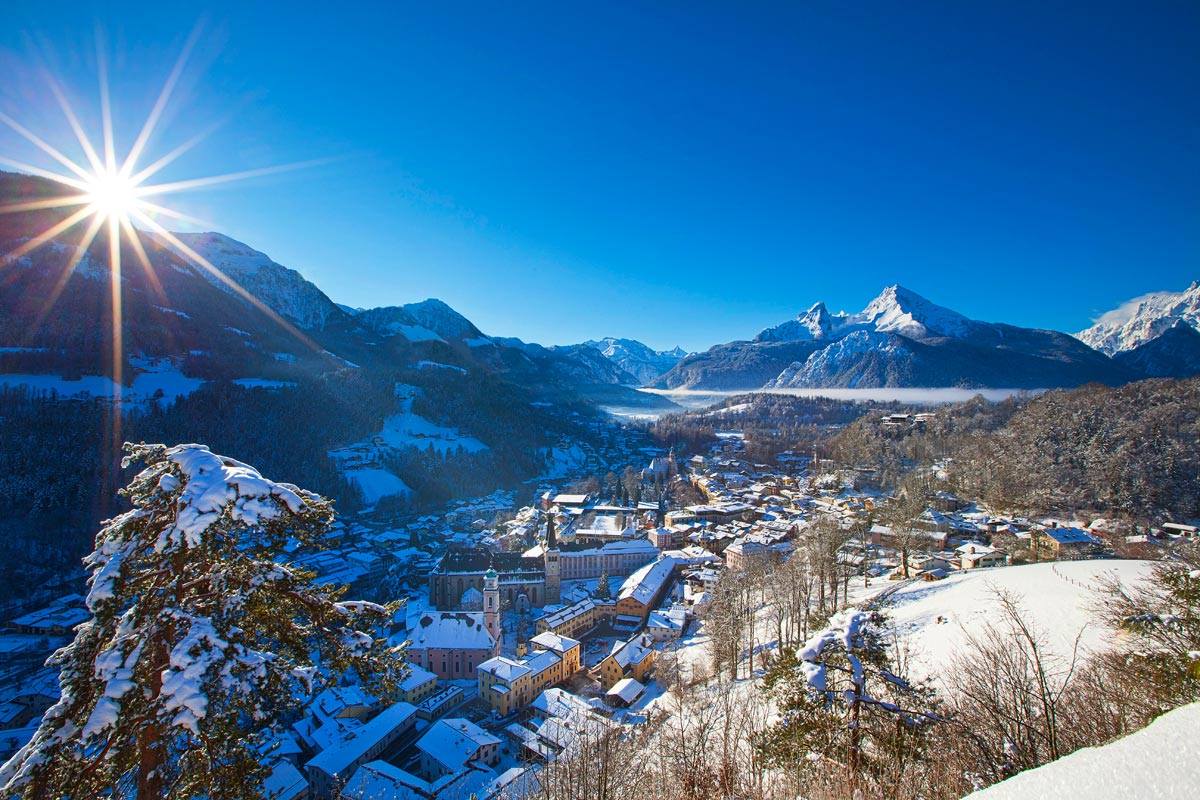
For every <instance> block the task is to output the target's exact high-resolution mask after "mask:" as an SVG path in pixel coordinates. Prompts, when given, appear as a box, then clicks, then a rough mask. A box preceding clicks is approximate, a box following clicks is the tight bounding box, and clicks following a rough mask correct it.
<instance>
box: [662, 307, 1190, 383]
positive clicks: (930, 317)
mask: <svg viewBox="0 0 1200 800" xmlns="http://www.w3.org/2000/svg"><path fill="white" fill-rule="evenodd" d="M1198 319H1200V288H1198V286H1197V284H1193V285H1192V286H1191V287H1190V288H1189V289H1188V290H1186V291H1185V292H1181V293H1179V294H1172V293H1158V294H1155V295H1150V296H1147V297H1146V298H1139V300H1137V301H1133V302H1132V303H1130V304H1126V305H1124V306H1122V307H1121V309H1118V310H1116V311H1113V312H1110V313H1109V314H1106V315H1104V316H1103V317H1101V318H1100V319H1099V320H1098V321H1097V325H1096V326H1094V327H1093V328H1089V329H1088V330H1087V331H1084V332H1082V333H1080V334H1078V335H1077V336H1070V335H1068V334H1066V333H1061V332H1058V331H1050V330H1037V329H1032V328H1022V327H1018V326H1015V325H1007V324H1004V323H997V322H980V321H977V320H972V319H969V318H967V317H965V316H963V315H962V314H959V313H958V312H956V311H952V310H950V309H948V308H943V307H942V306H939V305H936V304H934V303H932V302H930V301H929V300H927V299H925V298H924V297H921V296H920V295H919V294H917V293H916V292H913V291H911V290H909V289H906V288H904V287H903V286H899V285H895V286H889V287H887V288H885V289H884V290H883V291H882V292H880V294H879V295H878V296H877V297H876V298H875V299H874V300H872V301H871V302H870V303H869V304H868V305H867V306H866V308H864V309H863V310H862V311H860V312H857V313H854V314H848V313H846V312H837V313H831V312H830V311H829V310H828V308H827V307H826V306H825V304H824V303H816V304H815V305H813V306H811V307H810V308H809V309H808V310H806V311H805V312H803V313H802V314H800V315H798V316H797V317H796V318H795V319H791V320H788V321H786V322H783V323H781V324H779V325H775V326H773V327H770V328H767V329H766V330H764V331H762V332H761V333H759V334H758V336H756V337H755V338H754V339H753V340H751V341H738V342H730V343H727V344H721V345H717V346H716V347H713V348H710V349H709V350H707V351H706V352H704V353H696V354H692V355H689V356H686V357H685V358H683V359H681V360H680V361H679V363H678V364H676V365H675V366H674V367H673V368H672V369H671V370H670V371H668V372H666V373H665V374H663V375H662V376H661V377H660V378H658V379H657V380H656V381H655V383H654V385H655V386H657V387H659V388H664V389H677V388H684V389H710V390H746V389H757V388H817V387H860V388H868V387H871V388H873V387H883V386H918V387H940V386H963V387H981V388H982V387H1000V388H1028V389H1033V388H1056V387H1069V386H1078V385H1080V384H1083V383H1088V382H1092V381H1097V382H1101V383H1107V384H1118V383H1124V382H1127V381H1130V380H1136V379H1138V378H1143V377H1152V376H1161V375H1190V374H1195V373H1196V372H1197V371H1200V370H1198V369H1197V368H1196V363H1197V359H1196V357H1195V354H1194V351H1193V347H1194V345H1193V342H1192V337H1190V336H1189V335H1188V331H1191V327H1188V326H1193V327H1194V326H1196V325H1197V324H1200V322H1198ZM1176 322H1179V323H1180V324H1183V325H1184V326H1185V327H1186V328H1187V330H1186V331H1185V330H1174V329H1173V328H1172V326H1174V325H1175V324H1176ZM1173 330H1174V332H1172V331H1173ZM1168 332H1171V335H1170V336H1169V337H1167V336H1166V334H1167V333H1168ZM1192 332H1194V331H1192ZM1196 338H1200V336H1197V337H1196ZM1160 339H1162V341H1160ZM1139 345H1140V346H1142V347H1145V348H1147V349H1145V350H1142V351H1140V352H1139V353H1138V354H1137V355H1136V356H1135V355H1134V354H1133V353H1132V352H1131V353H1129V354H1128V356H1126V357H1120V356H1118V357H1113V354H1114V353H1118V352H1119V351H1125V350H1131V349H1133V348H1135V347H1138V346H1139Z"/></svg>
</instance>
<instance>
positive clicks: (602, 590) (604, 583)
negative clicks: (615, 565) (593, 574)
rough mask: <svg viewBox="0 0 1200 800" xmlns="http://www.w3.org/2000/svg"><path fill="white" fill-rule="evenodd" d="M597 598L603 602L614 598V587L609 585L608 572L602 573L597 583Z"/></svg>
mask: <svg viewBox="0 0 1200 800" xmlns="http://www.w3.org/2000/svg"><path fill="white" fill-rule="evenodd" d="M596 597H598V598H599V599H601V600H608V599H609V598H611V597H612V587H611V586H609V584H608V570H604V571H603V572H601V573H600V580H599V581H598V582H597V583H596Z"/></svg>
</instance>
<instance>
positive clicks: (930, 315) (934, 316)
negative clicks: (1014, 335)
mask: <svg viewBox="0 0 1200 800" xmlns="http://www.w3.org/2000/svg"><path fill="white" fill-rule="evenodd" d="M980 324H981V323H975V322H973V321H971V320H969V319H967V318H966V317H964V316H963V315H962V314H959V313H958V312H957V311H951V310H950V309H948V308H943V307H942V306H939V305H935V304H934V303H931V302H929V301H928V300H926V299H925V298H924V297H921V296H920V295H919V294H917V293H916V292H914V291H912V290H910V289H905V288H904V287H903V286H900V285H899V284H896V285H893V286H889V287H887V288H886V289H884V290H883V291H882V292H880V293H879V295H878V296H877V297H876V298H875V299H874V300H872V301H871V302H870V303H869V304H868V305H867V307H866V308H864V309H863V310H862V311H860V312H859V313H857V314H847V313H846V312H844V311H839V312H838V313H836V314H831V313H829V310H828V309H827V308H826V307H825V304H824V303H816V304H814V305H813V306H812V307H810V308H809V309H808V310H807V311H805V312H804V313H803V314H801V315H800V316H798V317H796V318H795V319H793V320H788V321H787V322H784V323H782V324H781V325H776V326H774V327H771V328H767V329H766V330H764V331H762V332H761V333H759V334H758V336H756V337H755V341H758V342H786V341H821V340H833V339H840V338H842V337H843V336H848V335H850V334H851V333H854V332H856V331H864V330H867V331H875V332H877V333H899V334H903V335H905V336H908V337H910V338H914V339H926V338H930V337H934V336H955V337H963V336H966V335H968V334H970V333H971V331H972V330H973V329H974V328H975V327H977V326H978V325H980Z"/></svg>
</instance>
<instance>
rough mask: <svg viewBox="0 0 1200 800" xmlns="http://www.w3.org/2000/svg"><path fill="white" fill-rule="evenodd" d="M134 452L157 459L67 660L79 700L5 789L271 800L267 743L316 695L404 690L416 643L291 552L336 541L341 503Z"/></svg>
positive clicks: (65, 680)
mask: <svg viewBox="0 0 1200 800" xmlns="http://www.w3.org/2000/svg"><path fill="white" fill-rule="evenodd" d="M126 451H127V453H128V455H127V457H126V459H125V462H124V463H125V465H126V466H128V465H129V464H130V463H132V462H135V461H136V462H143V463H145V464H146V467H145V469H143V470H142V471H141V472H140V473H139V474H138V475H137V476H136V477H134V478H133V480H132V481H131V482H130V484H129V486H128V487H127V488H126V489H124V490H123V492H122V493H123V494H124V495H125V496H126V497H127V498H128V500H129V503H130V504H131V506H132V508H131V510H129V511H127V512H125V513H124V514H121V515H120V516H117V517H115V518H114V519H111V520H109V521H108V522H107V523H106V524H105V526H104V528H103V529H102V530H101V531H100V533H99V534H98V535H97V537H96V545H95V550H94V552H93V553H92V554H91V555H89V556H88V557H87V558H86V559H85V563H86V565H87V566H88V567H89V568H90V569H91V577H90V579H89V591H88V594H87V606H88V608H89V609H90V611H91V612H92V615H93V617H92V619H91V620H89V621H88V622H86V623H84V624H82V625H81V626H79V628H78V630H77V633H76V636H75V639H74V641H73V642H72V643H71V644H69V645H68V646H66V647H64V648H62V649H61V650H59V651H58V652H56V653H55V654H54V655H53V656H52V659H51V663H53V664H55V665H57V666H59V667H60V668H61V675H60V679H59V680H60V684H61V687H62V697H61V699H60V700H59V702H58V703H57V704H56V705H54V706H53V707H52V708H51V709H50V710H49V711H47V713H46V715H45V717H44V718H43V720H42V723H41V725H40V726H39V728H38V730H37V732H36V733H35V734H34V736H33V739H32V740H31V741H30V742H29V744H28V745H26V746H25V747H24V748H22V749H21V750H20V751H18V752H17V754H16V755H14V756H13V757H12V759H10V760H9V761H8V763H6V764H4V765H3V767H0V795H3V796H4V797H6V798H7V797H11V796H20V797H24V798H39V800H42V799H44V798H64V797H70V798H84V797H89V798H90V797H99V796H113V795H116V796H124V795H129V796H133V795H135V794H136V797H137V798H138V800H153V799H154V798H168V797H169V798H185V797H187V798H190V797H197V796H204V797H208V798H213V799H214V800H215V799H216V798H248V797H259V796H261V795H262V790H261V784H262V780H263V778H264V777H265V773H266V767H265V766H264V765H263V763H262V762H263V756H262V754H261V753H260V752H259V749H260V748H261V747H262V746H263V745H264V743H265V742H266V741H267V737H268V736H269V733H270V730H271V728H272V726H273V725H277V724H283V723H285V722H287V721H288V719H287V718H288V715H289V713H292V714H294V713H296V712H297V711H298V709H299V708H300V707H302V705H303V704H304V702H305V701H306V699H307V698H308V697H309V696H310V695H311V694H312V693H314V692H315V691H318V690H320V689H321V688H323V687H325V686H327V685H331V684H332V683H333V682H335V681H337V680H341V679H343V678H346V677H349V678H351V679H354V678H357V679H358V680H361V681H362V682H363V683H364V684H365V685H367V686H368V687H370V689H371V690H372V691H378V692H388V691H392V690H394V688H395V686H396V683H397V681H398V680H400V679H401V678H402V677H403V674H404V671H405V667H404V661H403V659H402V658H401V653H400V652H398V651H397V650H394V649H389V648H388V647H387V645H386V642H385V641H384V640H383V639H382V638H377V637H376V636H374V635H373V631H375V630H377V629H378V626H379V625H381V624H382V623H383V622H384V621H385V620H386V618H387V615H388V613H389V610H388V609H387V608H385V607H384V606H380V605H376V604H374V603H364V602H341V601H340V597H341V594H342V591H343V590H341V589H337V588H329V587H323V586H319V585H317V584H316V583H314V581H313V575H312V574H311V573H307V572H304V571H301V570H298V569H295V568H292V567H289V566H288V565H286V564H285V563H280V561H279V555H280V553H281V552H282V550H283V546H284V545H285V543H287V542H289V541H293V540H294V541H295V542H299V543H300V544H301V545H302V546H320V540H321V537H322V535H323V534H324V533H325V532H326V531H327V530H328V527H329V524H330V522H331V520H332V518H333V512H332V509H331V506H330V504H329V502H328V501H327V500H325V499H324V498H322V497H320V496H319V495H316V494H312V493H310V492H307V491H305V490H303V489H299V488H297V487H296V486H293V485H291V484H286V483H276V482H273V481H270V480H267V479H265V478H263V477H262V476H261V475H260V474H259V473H258V472H257V471H256V470H255V469H253V468H252V467H250V466H248V465H246V464H243V463H240V462H238V461H235V460H233V459H230V458H225V457H222V456H218V455H216V454H214V453H212V452H210V451H209V450H208V448H206V447H204V446H202V445H195V444H187V445H179V446H176V447H172V448H167V447H164V446H163V445H157V444H137V445H126ZM116 787H122V788H121V789H118V788H116Z"/></svg>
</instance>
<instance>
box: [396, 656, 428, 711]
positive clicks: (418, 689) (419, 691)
mask: <svg viewBox="0 0 1200 800" xmlns="http://www.w3.org/2000/svg"><path fill="white" fill-rule="evenodd" d="M421 666H424V665H423V664H422V665H421ZM436 691H437V678H436V677H431V678H430V679H429V680H427V681H425V682H424V683H422V684H419V685H417V686H414V687H413V688H412V689H409V690H408V691H406V692H403V693H402V694H403V695H404V696H403V697H402V698H400V699H401V700H403V701H404V702H406V703H412V704H413V705H414V706H415V705H417V704H418V703H420V702H421V701H422V700H424V699H425V698H426V697H430V696H431V695H433V693H434V692H436Z"/></svg>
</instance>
